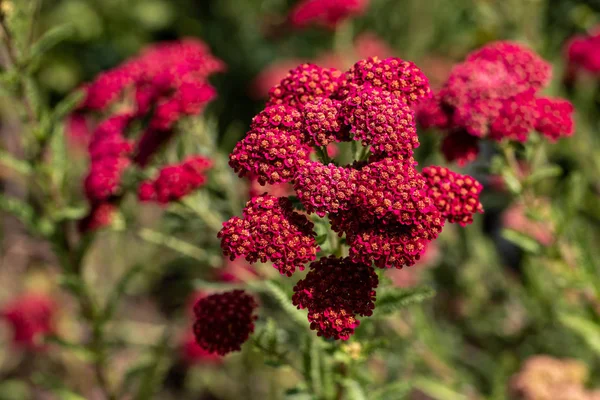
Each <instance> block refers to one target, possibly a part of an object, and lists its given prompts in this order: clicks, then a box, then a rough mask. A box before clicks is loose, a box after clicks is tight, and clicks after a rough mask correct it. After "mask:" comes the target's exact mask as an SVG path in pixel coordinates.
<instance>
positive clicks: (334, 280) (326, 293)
mask: <svg viewBox="0 0 600 400" xmlns="http://www.w3.org/2000/svg"><path fill="white" fill-rule="evenodd" d="M378 283H379V280H378V278H377V274H376V273H375V270H374V269H373V267H370V266H368V265H367V264H363V263H355V262H353V261H352V260H350V259H348V258H336V257H333V256H330V257H326V258H322V259H320V260H318V261H315V262H313V263H312V264H311V265H310V271H309V273H308V274H307V275H306V277H305V278H304V279H302V280H300V281H299V282H298V283H297V284H296V286H295V287H294V296H293V297H292V302H293V303H294V305H295V306H298V308H301V309H304V308H306V309H308V320H309V322H310V328H311V329H313V330H316V331H317V332H318V335H319V336H325V337H326V338H334V339H344V340H347V339H348V338H349V337H350V335H352V334H353V333H354V329H355V328H356V327H357V326H358V325H359V324H360V321H359V320H357V319H356V316H357V315H360V316H364V317H368V316H370V315H372V314H373V309H374V308H375V288H377V285H378Z"/></svg>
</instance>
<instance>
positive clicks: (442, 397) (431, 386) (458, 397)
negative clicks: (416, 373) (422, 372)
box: [414, 377, 467, 400]
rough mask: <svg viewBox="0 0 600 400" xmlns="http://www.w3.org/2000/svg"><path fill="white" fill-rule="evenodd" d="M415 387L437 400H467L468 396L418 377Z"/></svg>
mask: <svg viewBox="0 0 600 400" xmlns="http://www.w3.org/2000/svg"><path fill="white" fill-rule="evenodd" d="M414 386H415V387H416V388H418V389H419V390H421V391H422V392H423V393H425V394H426V395H428V396H430V397H432V398H433V399H435V400H467V397H466V396H464V395H462V394H460V393H457V392H455V391H454V389H452V388H449V387H448V386H446V385H444V384H443V383H440V382H437V381H434V380H433V379H430V378H426V377H418V378H416V379H414Z"/></svg>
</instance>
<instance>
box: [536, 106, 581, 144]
mask: <svg viewBox="0 0 600 400" xmlns="http://www.w3.org/2000/svg"><path fill="white" fill-rule="evenodd" d="M536 105H537V110H538V115H539V118H538V119H537V121H536V122H535V129H536V130H537V131H538V132H540V133H542V134H543V135H544V136H546V137H547V138H548V139H550V140H551V141H556V140H558V139H560V138H561V137H565V136H571V135H572V134H573V132H574V130H575V129H574V122H573V118H572V117H571V115H572V114H573V104H571V103H570V102H569V101H567V100H563V99H552V98H549V97H539V98H538V99H536Z"/></svg>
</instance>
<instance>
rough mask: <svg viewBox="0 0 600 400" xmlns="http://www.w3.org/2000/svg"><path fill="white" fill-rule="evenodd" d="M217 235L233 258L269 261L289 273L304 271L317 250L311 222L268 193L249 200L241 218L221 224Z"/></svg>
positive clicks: (288, 203)
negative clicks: (305, 265) (221, 226)
mask: <svg viewBox="0 0 600 400" xmlns="http://www.w3.org/2000/svg"><path fill="white" fill-rule="evenodd" d="M218 237H219V238H220V239H221V247H222V248H223V253H224V254H225V255H227V256H229V257H230V258H231V259H232V260H234V259H235V258H237V257H245V258H246V260H247V261H248V262H250V263H255V262H257V261H259V260H260V261H261V262H263V263H264V262H267V261H271V262H273V263H274V265H275V268H277V269H278V270H279V272H280V273H281V274H285V275H288V276H291V275H292V274H293V273H294V271H295V270H296V268H298V269H300V270H303V269H304V264H306V263H307V262H310V261H312V260H314V259H315V256H316V254H317V251H319V247H318V246H317V243H316V241H315V234H314V232H313V223H312V222H310V221H309V220H308V218H306V217H305V216H304V215H301V214H298V213H297V212H295V211H294V210H293V208H292V203H291V202H290V201H289V200H288V199H287V198H277V197H273V196H269V195H262V196H257V197H254V198H253V199H251V200H250V201H249V202H248V203H247V204H246V208H244V218H239V217H233V218H231V219H230V220H229V221H227V222H226V223H224V224H223V229H222V230H221V231H220V232H219V234H218Z"/></svg>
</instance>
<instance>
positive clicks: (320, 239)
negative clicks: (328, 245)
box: [316, 234, 329, 246]
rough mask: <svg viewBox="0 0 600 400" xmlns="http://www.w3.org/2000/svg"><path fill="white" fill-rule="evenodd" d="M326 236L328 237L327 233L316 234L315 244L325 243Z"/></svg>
mask: <svg viewBox="0 0 600 400" xmlns="http://www.w3.org/2000/svg"><path fill="white" fill-rule="evenodd" d="M328 237H329V235H327V234H324V235H319V236H317V239H316V241H317V244H318V245H319V246H320V245H322V244H323V243H325V242H326V241H327V238H328Z"/></svg>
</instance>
